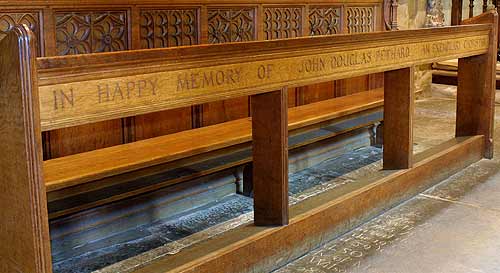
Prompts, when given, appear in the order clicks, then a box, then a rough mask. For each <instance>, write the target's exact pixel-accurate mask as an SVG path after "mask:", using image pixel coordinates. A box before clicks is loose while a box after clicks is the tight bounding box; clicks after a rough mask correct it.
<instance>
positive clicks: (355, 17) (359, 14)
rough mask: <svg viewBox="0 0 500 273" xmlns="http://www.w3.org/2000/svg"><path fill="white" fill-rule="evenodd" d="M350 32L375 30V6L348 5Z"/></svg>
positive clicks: (348, 26) (348, 27)
mask: <svg viewBox="0 0 500 273" xmlns="http://www.w3.org/2000/svg"><path fill="white" fill-rule="evenodd" d="M347 31H348V33H362V32H372V31H375V8H374V7H348V8H347Z"/></svg>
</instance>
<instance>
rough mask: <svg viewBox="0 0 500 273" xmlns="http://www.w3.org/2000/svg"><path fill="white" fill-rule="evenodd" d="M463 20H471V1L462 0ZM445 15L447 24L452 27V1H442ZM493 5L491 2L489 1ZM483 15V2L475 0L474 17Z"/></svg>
mask: <svg viewBox="0 0 500 273" xmlns="http://www.w3.org/2000/svg"><path fill="white" fill-rule="evenodd" d="M462 1H463V4H462V18H463V19H467V18H469V0H462ZM442 2H443V9H444V15H445V24H446V25H447V26H449V25H451V2H452V0H442ZM488 4H491V0H489V1H488ZM481 13H483V0H474V16H476V15H479V14H481Z"/></svg>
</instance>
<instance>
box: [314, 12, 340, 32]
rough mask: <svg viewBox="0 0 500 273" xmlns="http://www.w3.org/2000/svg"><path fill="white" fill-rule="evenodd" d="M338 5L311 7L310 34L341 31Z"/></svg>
mask: <svg viewBox="0 0 500 273" xmlns="http://www.w3.org/2000/svg"><path fill="white" fill-rule="evenodd" d="M340 22H341V9H340V7H311V9H310V11H309V26H310V30H311V32H310V33H309V35H310V36H316V35H331V34H337V33H341V25H340Z"/></svg>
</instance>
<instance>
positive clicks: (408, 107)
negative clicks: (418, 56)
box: [384, 67, 415, 170]
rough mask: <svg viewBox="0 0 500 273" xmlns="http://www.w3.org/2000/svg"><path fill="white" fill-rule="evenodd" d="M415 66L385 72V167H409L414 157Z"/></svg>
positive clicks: (389, 168) (387, 168)
mask: <svg viewBox="0 0 500 273" xmlns="http://www.w3.org/2000/svg"><path fill="white" fill-rule="evenodd" d="M413 75H414V69H413V67H411V68H403V69H399V70H393V71H388V72H385V76H384V82H385V83H384V84H385V93H384V169H386V170H394V169H408V168H411V167H412V157H413V129H412V128H413V122H412V120H413V112H414V101H415V95H414V94H415V90H414V83H413Z"/></svg>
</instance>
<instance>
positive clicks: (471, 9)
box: [469, 0, 474, 18]
mask: <svg viewBox="0 0 500 273" xmlns="http://www.w3.org/2000/svg"><path fill="white" fill-rule="evenodd" d="M472 17H474V0H469V18H472Z"/></svg>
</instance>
